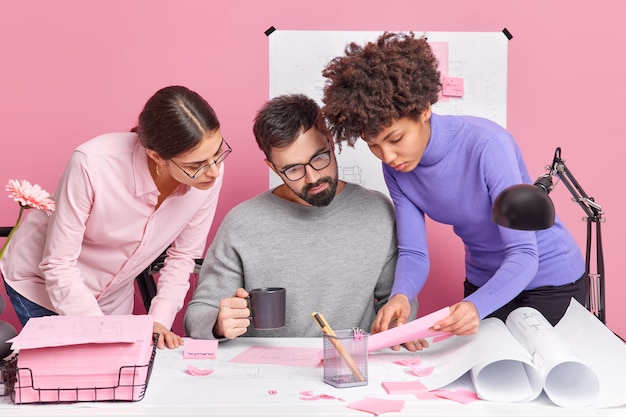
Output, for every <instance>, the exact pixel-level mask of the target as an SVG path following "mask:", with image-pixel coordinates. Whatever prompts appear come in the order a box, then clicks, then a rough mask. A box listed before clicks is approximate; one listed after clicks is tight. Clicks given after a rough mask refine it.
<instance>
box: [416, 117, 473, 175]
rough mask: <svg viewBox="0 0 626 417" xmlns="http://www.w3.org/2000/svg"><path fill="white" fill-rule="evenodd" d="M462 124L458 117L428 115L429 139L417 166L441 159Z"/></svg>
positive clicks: (448, 149) (452, 142) (450, 147)
mask: <svg viewBox="0 0 626 417" xmlns="http://www.w3.org/2000/svg"><path fill="white" fill-rule="evenodd" d="M462 125H463V122H462V119H461V118H459V117H451V116H440V115H438V114H435V113H433V114H432V115H431V117H430V139H429V140H428V145H427V146H426V150H425V151H424V155H423V156H422V159H421V160H420V163H419V165H418V167H419V166H429V165H434V164H436V163H437V162H439V161H441V160H442V159H443V158H444V157H445V156H446V154H447V153H448V152H449V151H450V149H452V146H453V144H454V140H455V138H456V136H457V134H458V133H459V132H460V131H461V127H462Z"/></svg>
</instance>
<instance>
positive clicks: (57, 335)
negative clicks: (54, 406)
mask: <svg viewBox="0 0 626 417" xmlns="http://www.w3.org/2000/svg"><path fill="white" fill-rule="evenodd" d="M152 328H153V319H152V317H151V316H146V315H123V316H97V317H74V316H48V317H39V318H32V319H30V320H29V321H28V322H27V323H26V325H25V326H24V328H23V329H22V331H21V332H20V334H18V335H17V336H16V337H14V338H13V339H11V340H9V342H11V343H12V346H11V347H12V349H13V350H14V351H17V352H18V355H17V369H16V382H15V386H14V389H13V393H12V396H13V400H14V401H15V403H18V404H20V403H32V402H74V401H113V400H118V401H136V400H139V399H141V398H143V394H144V392H145V388H146V385H147V382H148V378H149V373H150V367H151V366H150V365H151V358H152V354H153V350H154V347H155V346H153V344H152V337H153V334H152Z"/></svg>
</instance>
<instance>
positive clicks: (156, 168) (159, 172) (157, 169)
mask: <svg viewBox="0 0 626 417" xmlns="http://www.w3.org/2000/svg"><path fill="white" fill-rule="evenodd" d="M154 170H155V171H156V174H157V175H158V176H159V177H160V176H161V164H156V167H155V169H154Z"/></svg>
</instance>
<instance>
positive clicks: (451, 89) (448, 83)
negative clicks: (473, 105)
mask: <svg viewBox="0 0 626 417" xmlns="http://www.w3.org/2000/svg"><path fill="white" fill-rule="evenodd" d="M441 81H442V82H441V84H442V86H441V94H443V95H444V96H448V97H463V96H464V95H465V88H464V86H463V78H456V77H443V79H442V80H441Z"/></svg>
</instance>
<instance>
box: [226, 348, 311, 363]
mask: <svg viewBox="0 0 626 417" xmlns="http://www.w3.org/2000/svg"><path fill="white" fill-rule="evenodd" d="M321 350H322V348H321V347H320V348H319V349H318V348H306V347H280V346H251V347H249V348H248V349H246V350H245V351H243V352H242V353H240V354H239V355H237V356H235V357H234V358H232V359H231V360H230V361H229V362H240V363H260V364H269V365H288V366H319V365H320V364H321V362H320V355H319V352H320V351H321Z"/></svg>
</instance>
